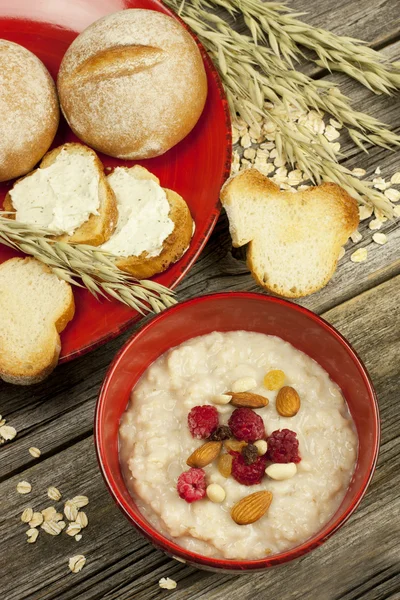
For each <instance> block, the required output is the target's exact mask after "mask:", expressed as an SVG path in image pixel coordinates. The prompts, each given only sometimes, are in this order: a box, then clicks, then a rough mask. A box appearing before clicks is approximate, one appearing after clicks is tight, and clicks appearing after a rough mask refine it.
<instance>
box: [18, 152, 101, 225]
mask: <svg viewBox="0 0 400 600" xmlns="http://www.w3.org/2000/svg"><path fill="white" fill-rule="evenodd" d="M10 195H11V200H12V204H13V206H14V209H15V210H16V215H15V219H16V220H17V221H19V222H20V223H27V224H28V225H36V226H38V227H43V228H45V229H49V230H53V231H55V232H57V233H67V234H68V235H72V233H73V232H74V231H75V230H76V229H78V228H79V227H80V226H81V225H83V223H85V222H86V221H87V220H88V218H89V217H90V215H97V214H99V213H98V209H99V206H100V198H99V173H98V170H97V167H96V164H95V160H94V158H93V157H92V156H82V155H80V154H76V153H70V152H68V151H67V150H65V149H63V150H62V151H61V152H60V154H59V155H58V156H57V158H56V160H55V161H54V163H53V164H52V165H50V166H49V167H46V168H39V169H36V171H34V172H33V173H32V175H29V176H28V177H25V178H24V179H22V181H20V182H18V183H17V184H16V185H15V186H14V188H13V189H12V190H11V191H10Z"/></svg>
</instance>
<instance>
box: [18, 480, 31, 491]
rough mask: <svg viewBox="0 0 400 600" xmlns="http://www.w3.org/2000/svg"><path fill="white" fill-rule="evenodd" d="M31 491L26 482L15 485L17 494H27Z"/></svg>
mask: <svg viewBox="0 0 400 600" xmlns="http://www.w3.org/2000/svg"><path fill="white" fill-rule="evenodd" d="M31 491H32V486H31V484H30V483H28V482H27V481H20V482H19V483H17V492H18V494H29V492H31Z"/></svg>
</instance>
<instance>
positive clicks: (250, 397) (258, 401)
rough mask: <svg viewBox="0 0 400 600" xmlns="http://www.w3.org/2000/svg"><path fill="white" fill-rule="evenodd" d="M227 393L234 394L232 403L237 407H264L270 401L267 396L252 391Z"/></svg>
mask: <svg viewBox="0 0 400 600" xmlns="http://www.w3.org/2000/svg"><path fill="white" fill-rule="evenodd" d="M227 394H229V395H230V396H232V399H231V404H233V406H237V407H246V408H262V407H263V406H267V404H268V402H269V400H268V398H265V396H260V394H252V393H251V392H238V393H235V392H227Z"/></svg>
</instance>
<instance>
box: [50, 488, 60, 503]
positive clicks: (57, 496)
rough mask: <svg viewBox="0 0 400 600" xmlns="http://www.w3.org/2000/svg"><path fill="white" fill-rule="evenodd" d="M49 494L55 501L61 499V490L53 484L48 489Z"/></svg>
mask: <svg viewBox="0 0 400 600" xmlns="http://www.w3.org/2000/svg"><path fill="white" fill-rule="evenodd" d="M47 495H48V497H49V498H50V500H54V501H55V502H58V500H61V492H60V490H58V489H57V488H56V487H54V486H53V485H52V486H51V487H49V489H48V490H47Z"/></svg>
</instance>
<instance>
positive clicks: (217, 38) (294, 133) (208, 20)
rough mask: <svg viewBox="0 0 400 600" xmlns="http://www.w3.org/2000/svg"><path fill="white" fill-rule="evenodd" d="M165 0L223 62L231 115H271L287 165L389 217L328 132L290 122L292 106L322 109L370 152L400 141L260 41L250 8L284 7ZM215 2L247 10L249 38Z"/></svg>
mask: <svg viewBox="0 0 400 600" xmlns="http://www.w3.org/2000/svg"><path fill="white" fill-rule="evenodd" d="M166 3H167V4H168V5H169V6H171V8H174V9H175V10H177V11H178V12H179V13H180V15H181V16H182V18H183V19H184V20H185V22H186V23H187V24H188V25H189V26H190V27H191V28H192V29H193V30H194V31H195V33H196V34H197V35H198V36H199V38H200V40H201V41H202V43H203V44H204V46H205V47H206V49H207V51H208V52H209V54H210V56H211V58H212V59H213V60H214V61H215V63H216V64H217V65H218V68H219V71H220V74H221V77H222V80H223V83H224V87H225V91H226V94H227V98H228V101H229V105H230V109H231V113H232V116H233V119H234V120H235V117H236V115H240V117H242V118H243V120H244V121H245V122H246V123H247V124H248V125H249V126H250V127H252V128H253V129H254V130H257V129H258V128H259V122H260V121H261V119H262V117H264V116H265V115H266V113H267V114H268V117H269V118H270V119H271V120H273V121H274V123H275V124H276V126H277V127H278V130H279V135H278V140H279V148H278V149H279V153H280V154H281V155H282V156H284V157H285V158H286V159H287V160H288V162H290V163H291V164H292V165H293V166H295V165H296V163H297V165H298V166H299V168H301V169H302V170H303V171H304V172H305V173H306V174H307V175H308V177H309V178H310V179H311V180H312V181H314V182H320V181H321V180H325V181H335V182H336V183H339V184H340V185H342V187H344V188H345V189H346V190H347V191H348V192H349V193H350V194H351V195H352V196H354V197H356V198H357V199H358V200H359V201H360V202H366V201H369V202H371V203H372V204H373V205H374V206H375V207H376V208H379V209H380V210H382V211H383V212H384V213H385V214H386V215H387V216H391V215H392V211H393V206H392V204H391V202H390V201H389V200H388V199H387V198H386V196H385V195H384V194H382V193H380V192H377V191H376V190H373V189H372V188H371V186H370V185H368V184H367V183H366V182H361V181H360V180H358V179H357V178H355V177H353V176H352V175H351V172H350V171H349V170H348V169H346V168H345V167H344V166H342V165H340V164H339V163H338V157H337V155H336V154H335V153H334V152H333V150H332V148H331V146H330V145H329V144H328V142H327V140H326V139H325V138H324V137H323V136H316V135H312V133H311V132H310V131H309V130H307V129H306V128H305V127H303V126H302V125H301V124H299V123H291V124H289V123H288V122H287V119H285V116H284V115H285V112H286V114H288V113H289V110H290V106H291V105H292V106H295V107H297V108H299V109H301V110H303V111H307V110H309V109H314V110H316V111H318V112H321V111H324V112H328V113H330V114H331V115H332V116H333V117H334V118H335V119H336V120H338V121H339V122H340V123H341V124H343V125H344V126H345V127H346V129H347V131H348V133H349V135H350V137H351V139H352V140H353V142H354V143H355V144H357V146H359V147H360V148H362V149H363V150H365V151H367V148H366V146H365V144H372V145H376V146H382V147H384V148H390V147H391V146H396V145H399V144H400V136H398V135H397V134H396V133H394V132H392V131H390V130H389V129H387V127H386V126H385V125H384V124H383V123H381V122H380V121H378V120H377V119H375V118H373V117H371V116H370V115H367V114H365V113H362V112H359V111H355V110H354V109H353V108H352V106H351V104H350V101H349V99H348V98H347V97H346V96H344V95H343V94H342V93H341V92H340V90H339V88H338V87H337V86H335V84H333V83H332V82H328V81H323V80H313V79H312V78H310V77H308V76H307V75H304V74H303V73H300V72H298V71H296V70H294V69H293V68H292V67H291V66H289V65H288V61H285V60H284V58H282V57H280V56H279V48H278V47H277V46H276V44H274V42H273V41H271V40H273V39H274V38H273V37H271V39H269V42H270V44H271V48H268V47H266V46H265V45H263V44H260V43H258V42H259V41H261V42H262V41H263V40H264V39H265V35H264V32H263V30H262V28H261V26H260V25H259V24H258V23H257V22H256V21H254V20H250V18H249V12H248V8H249V6H250V7H254V6H256V5H257V6H258V4H261V5H262V7H264V8H265V7H266V6H269V7H271V6H274V7H275V8H276V9H277V7H279V6H282V5H280V4H278V3H271V2H268V3H262V2H260V0H240V2H239V0H193V1H192V2H190V3H188V2H185V0H183V1H182V2H181V1H180V0H166ZM216 5H218V6H221V7H223V8H224V9H225V10H226V11H227V12H229V13H230V14H231V15H236V13H238V12H242V14H243V15H244V18H245V21H246V24H247V25H248V28H249V29H250V32H251V35H246V34H240V33H238V32H237V31H235V30H233V29H232V28H231V27H230V26H229V25H228V23H227V22H226V21H225V20H224V19H223V18H221V17H220V16H218V15H215V14H213V13H212V12H210V11H209V10H206V9H209V8H212V7H213V6H216ZM260 10H261V8H260ZM262 10H263V9H262ZM282 10H283V9H282ZM246 11H247V12H246ZM278 12H279V11H278ZM332 35H334V34H332ZM334 37H335V36H334ZM282 54H283V53H282ZM289 56H290V54H289ZM394 85H395V83H394V82H393V86H394ZM266 102H267V103H268V104H270V103H272V104H273V105H274V107H275V110H270V109H269V110H268V112H267V111H266V108H265V107H266ZM277 147H278V145H277Z"/></svg>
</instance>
